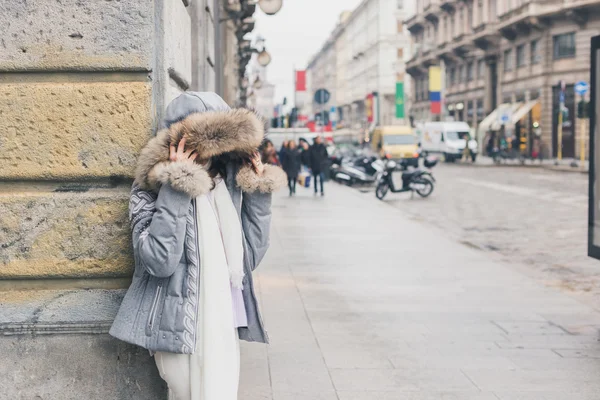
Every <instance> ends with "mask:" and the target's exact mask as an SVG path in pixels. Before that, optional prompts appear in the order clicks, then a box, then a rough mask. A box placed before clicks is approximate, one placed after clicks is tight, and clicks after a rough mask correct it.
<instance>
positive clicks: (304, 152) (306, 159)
mask: <svg viewBox="0 0 600 400" xmlns="http://www.w3.org/2000/svg"><path fill="white" fill-rule="evenodd" d="M298 143H299V144H300V146H299V148H300V160H301V162H302V165H303V166H305V167H306V168H310V145H309V144H308V142H307V141H306V140H302V139H300V141H299V142H298Z"/></svg>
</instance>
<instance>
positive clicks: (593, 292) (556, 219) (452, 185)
mask: <svg viewBox="0 0 600 400" xmlns="http://www.w3.org/2000/svg"><path fill="white" fill-rule="evenodd" d="M433 174H434V176H435V177H436V179H437V186H436V189H435V192H434V193H433V194H432V196H431V197H430V198H428V199H421V198H419V197H418V196H415V197H414V198H411V196H410V194H406V193H404V194H395V195H389V196H388V197H386V199H385V201H386V202H387V203H388V204H390V205H392V206H394V207H397V208H399V209H401V210H402V211H403V212H405V213H407V214H408V215H410V217H411V218H412V219H413V220H415V221H420V222H423V223H425V224H428V225H433V226H436V227H438V228H440V229H442V230H443V231H444V233H445V234H446V235H447V236H449V237H451V238H453V239H454V240H456V241H457V242H460V243H462V244H464V245H466V246H470V247H473V248H476V249H479V250H480V251H482V252H486V253H489V254H490V255H493V256H497V257H499V258H500V259H501V260H502V261H506V262H508V263H510V264H511V265H513V266H514V267H516V268H519V269H520V270H522V271H523V272H525V273H527V274H528V275H530V276H534V277H535V278H536V279H538V280H540V281H542V282H543V283H544V284H546V285H549V286H555V287H559V288H561V290H564V291H566V292H569V293H571V294H573V295H576V296H580V297H582V298H583V299H584V300H585V301H586V302H590V303H592V304H594V305H595V306H597V307H596V308H597V309H600V261H596V260H594V259H591V258H589V257H588V256H587V207H588V206H587V199H588V196H587V190H588V186H587V178H588V177H587V175H585V174H580V173H572V172H571V173H568V172H560V171H549V170H545V169H541V168H533V167H509V166H500V167H494V166H490V167H477V166H471V165H460V164H456V165H449V164H440V165H438V166H436V167H435V168H434V170H433ZM365 195H370V193H366V194H365Z"/></svg>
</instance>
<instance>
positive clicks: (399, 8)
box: [396, 0, 404, 10]
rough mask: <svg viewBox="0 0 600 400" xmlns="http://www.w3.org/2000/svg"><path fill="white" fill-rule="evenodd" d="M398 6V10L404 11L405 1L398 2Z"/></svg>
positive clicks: (398, 0) (399, 0)
mask: <svg viewBox="0 0 600 400" xmlns="http://www.w3.org/2000/svg"><path fill="white" fill-rule="evenodd" d="M396 4H398V10H402V9H403V8H404V0H396Z"/></svg>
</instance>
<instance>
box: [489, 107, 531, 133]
mask: <svg viewBox="0 0 600 400" xmlns="http://www.w3.org/2000/svg"><path fill="white" fill-rule="evenodd" d="M502 105H504V106H505V107H504V108H502V109H501V110H500V107H502ZM502 105H501V106H500V107H498V109H499V111H498V114H499V115H498V118H496V120H495V121H493V122H492V125H491V126H490V130H492V131H499V130H500V129H501V128H502V125H504V126H505V127H506V128H509V129H512V126H514V124H512V123H510V124H507V123H504V124H503V123H502V122H501V121H500V115H502V114H507V117H508V122H511V121H512V116H513V115H514V114H515V111H516V110H518V109H519V108H520V107H521V106H522V105H523V103H511V104H508V103H504V104H502Z"/></svg>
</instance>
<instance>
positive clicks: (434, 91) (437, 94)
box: [429, 66, 442, 115]
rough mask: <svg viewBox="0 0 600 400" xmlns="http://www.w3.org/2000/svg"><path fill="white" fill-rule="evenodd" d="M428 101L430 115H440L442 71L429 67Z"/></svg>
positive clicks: (438, 68)
mask: <svg viewBox="0 0 600 400" xmlns="http://www.w3.org/2000/svg"><path fill="white" fill-rule="evenodd" d="M429 101H430V108H431V110H430V111H431V114H434V115H439V114H441V113H442V69H441V68H440V67H437V66H434V67H429Z"/></svg>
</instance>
